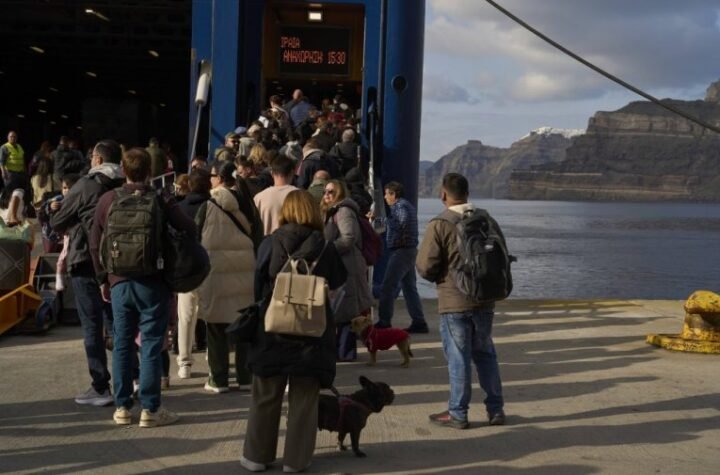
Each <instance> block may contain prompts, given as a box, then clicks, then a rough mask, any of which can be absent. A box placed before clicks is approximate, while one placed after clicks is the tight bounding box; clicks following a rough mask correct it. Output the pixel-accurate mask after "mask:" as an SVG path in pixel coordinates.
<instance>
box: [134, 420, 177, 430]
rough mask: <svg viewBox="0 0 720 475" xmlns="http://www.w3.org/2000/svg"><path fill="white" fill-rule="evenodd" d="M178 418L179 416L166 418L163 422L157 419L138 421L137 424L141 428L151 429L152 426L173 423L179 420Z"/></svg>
mask: <svg viewBox="0 0 720 475" xmlns="http://www.w3.org/2000/svg"><path fill="white" fill-rule="evenodd" d="M179 420H180V418H179V417H177V418H175V419H172V420H166V421H163V422H158V421H140V423H139V424H138V426H140V427H141V428H142V429H151V428H153V427H162V426H169V425H170V424H174V423H176V422H177V421H179Z"/></svg>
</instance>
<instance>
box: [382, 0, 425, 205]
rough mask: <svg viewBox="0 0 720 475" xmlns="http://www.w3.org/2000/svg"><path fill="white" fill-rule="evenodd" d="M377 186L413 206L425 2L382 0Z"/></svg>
mask: <svg viewBox="0 0 720 475" xmlns="http://www.w3.org/2000/svg"><path fill="white" fill-rule="evenodd" d="M384 14H385V17H384V18H385V28H384V30H385V38H384V43H385V44H384V50H385V61H384V67H385V71H384V74H383V87H382V94H383V104H382V114H383V116H382V127H383V129H382V140H383V153H382V181H383V183H387V182H389V181H393V180H395V181H398V182H400V183H402V184H403V185H404V187H405V197H406V198H407V199H408V200H410V201H411V202H413V203H414V204H415V206H417V197H418V171H419V165H420V116H421V114H422V78H423V46H424V38H425V0H414V1H412V2H407V1H404V0H385V12H384Z"/></svg>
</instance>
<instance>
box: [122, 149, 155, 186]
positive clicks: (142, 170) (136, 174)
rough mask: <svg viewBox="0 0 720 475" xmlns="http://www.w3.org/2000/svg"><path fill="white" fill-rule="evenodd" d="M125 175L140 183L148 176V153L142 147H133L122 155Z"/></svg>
mask: <svg viewBox="0 0 720 475" xmlns="http://www.w3.org/2000/svg"><path fill="white" fill-rule="evenodd" d="M122 167H123V171H124V172H125V176H126V177H128V178H129V179H130V181H131V182H133V183H142V182H144V181H145V180H147V179H148V177H149V176H150V154H149V153H147V151H146V150H145V149H144V148H140V147H133V148H131V149H130V150H128V151H127V152H125V155H123V158H122Z"/></svg>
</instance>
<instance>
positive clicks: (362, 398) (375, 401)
mask: <svg viewBox="0 0 720 475" xmlns="http://www.w3.org/2000/svg"><path fill="white" fill-rule="evenodd" d="M360 385H361V386H362V389H361V390H359V391H355V392H354V393H352V394H351V395H350V396H340V397H337V396H328V395H325V394H321V395H320V404H319V407H318V429H320V430H322V429H325V430H328V431H330V432H337V433H338V448H339V449H340V450H347V449H346V447H345V445H344V441H345V434H348V433H349V434H350V442H351V443H352V449H353V452H355V455H356V456H358V457H365V453H363V452H361V451H360V432H361V431H362V430H363V428H364V427H365V423H366V422H367V418H368V416H369V415H370V414H371V413H373V412H380V411H382V408H383V407H385V406H387V405H388V404H392V402H393V400H394V399H395V393H394V392H393V390H392V389H391V388H390V386H388V385H387V384H385V383H380V382H378V383H374V382H372V381H370V380H369V379H367V378H366V377H365V376H360Z"/></svg>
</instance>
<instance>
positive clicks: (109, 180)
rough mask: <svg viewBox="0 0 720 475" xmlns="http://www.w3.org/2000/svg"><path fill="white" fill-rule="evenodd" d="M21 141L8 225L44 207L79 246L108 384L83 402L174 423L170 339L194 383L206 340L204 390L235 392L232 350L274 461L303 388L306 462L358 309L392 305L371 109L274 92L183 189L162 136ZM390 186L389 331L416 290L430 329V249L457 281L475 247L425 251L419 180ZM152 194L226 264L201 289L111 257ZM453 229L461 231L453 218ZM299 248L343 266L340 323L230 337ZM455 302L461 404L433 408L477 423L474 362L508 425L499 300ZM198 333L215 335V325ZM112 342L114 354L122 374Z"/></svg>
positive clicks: (12, 173) (445, 418)
mask: <svg viewBox="0 0 720 475" xmlns="http://www.w3.org/2000/svg"><path fill="white" fill-rule="evenodd" d="M17 138H18V137H17V133H15V132H10V134H9V135H8V142H7V144H5V145H3V146H2V147H1V148H0V171H2V179H3V183H4V186H3V189H2V195H1V196H0V213H1V214H0V217H1V218H2V221H0V224H1V225H3V226H5V227H12V226H14V225H16V224H18V223H20V222H23V221H24V220H25V219H26V217H28V216H30V215H31V212H30V210H35V211H36V212H37V216H38V218H39V220H40V224H41V229H42V239H43V244H44V250H45V251H46V252H61V257H60V262H59V267H60V268H61V269H63V270H66V271H67V275H69V277H70V285H72V288H73V290H74V294H75V298H76V304H77V310H78V316H79V319H80V322H81V325H82V331H83V335H84V346H85V353H86V356H87V362H88V369H89V373H90V376H91V386H90V388H89V389H87V390H86V391H84V392H82V393H80V394H78V395H77V396H76V397H75V402H76V403H78V404H84V405H92V406H107V405H113V404H114V406H115V408H116V409H115V413H114V415H113V419H114V421H115V423H117V424H119V425H127V424H131V423H132V420H133V414H132V412H131V408H132V406H133V405H134V404H135V400H137V401H138V402H139V405H140V406H141V413H140V416H139V425H140V427H155V426H160V425H166V424H171V423H174V422H175V421H177V420H178V415H177V414H175V413H173V412H172V411H170V410H168V409H167V408H165V407H164V406H163V405H162V397H161V393H162V389H164V388H167V387H168V386H169V384H170V372H169V368H170V364H169V356H168V353H169V350H170V349H171V348H172V349H174V350H175V352H176V353H177V357H176V362H177V368H178V369H177V375H178V377H179V378H181V379H189V378H192V377H193V376H194V374H193V371H192V368H193V363H194V355H193V348H195V349H205V348H206V356H207V362H208V367H209V372H208V374H207V376H206V378H205V381H204V385H203V388H204V390H206V391H208V392H211V393H215V394H220V393H226V392H228V391H229V390H230V386H231V384H232V381H231V379H232V378H231V376H232V375H231V372H230V367H231V365H230V357H231V354H232V355H234V367H235V374H234V378H235V381H234V382H235V383H236V384H237V386H238V388H239V390H240V391H249V392H251V394H252V406H251V410H250V417H249V420H248V428H247V433H246V437H245V446H244V450H243V457H242V459H241V463H242V465H243V466H244V467H245V468H246V469H248V470H250V471H262V470H265V469H266V468H267V465H268V464H269V463H271V462H272V461H273V460H274V459H275V456H276V448H277V438H278V427H279V421H280V414H281V405H282V400H283V397H284V393H285V392H286V391H287V393H288V401H289V411H288V425H287V432H286V435H285V437H286V442H285V454H284V458H283V460H284V469H285V470H284V471H286V472H297V471H303V470H305V469H306V468H307V467H308V466H309V464H310V459H311V457H312V453H313V451H314V446H315V436H314V434H315V431H316V429H317V405H318V394H319V391H320V389H321V388H329V387H331V386H332V383H333V380H334V377H335V370H336V365H335V363H336V361H353V360H355V359H356V358H357V349H356V340H355V335H354V334H352V332H351V331H350V321H351V320H352V319H353V318H354V317H357V316H360V315H368V314H370V311H371V307H373V305H374V301H375V298H374V296H373V294H372V291H371V288H370V286H369V285H368V265H367V264H366V260H365V258H364V257H363V254H362V248H363V242H362V230H361V220H363V219H370V218H372V217H373V215H374V212H375V211H374V206H384V205H383V204H378V203H375V204H374V205H373V203H372V198H371V196H370V194H369V193H368V191H367V168H368V167H367V165H368V164H367V163H366V161H365V159H364V157H363V156H362V154H361V153H360V147H359V144H358V137H357V134H356V123H355V118H354V117H353V115H352V113H351V108H350V107H349V106H348V105H347V104H346V103H345V101H344V100H343V99H342V97H340V96H337V97H336V98H335V99H334V100H333V101H328V103H327V104H324V106H323V107H321V108H315V107H313V106H312V105H310V104H309V103H308V101H307V99H306V98H305V97H304V96H303V94H302V91H299V90H297V91H295V92H294V93H293V98H292V100H291V101H289V102H288V103H286V104H282V101H281V99H280V98H279V97H278V96H272V97H271V98H270V101H269V108H268V109H267V110H266V111H265V112H264V113H263V114H262V115H261V117H260V118H259V119H258V120H257V121H254V122H253V123H252V124H249V126H248V127H247V128H246V127H238V128H237V129H235V130H234V131H231V132H228V134H227V135H226V136H225V143H224V145H223V146H222V147H220V148H218V149H217V150H215V151H214V154H213V156H212V157H211V158H210V159H209V160H208V159H207V158H205V157H202V156H196V157H193V159H192V160H191V162H190V167H189V170H188V172H189V173H187V174H184V173H182V174H178V175H177V176H176V178H175V182H174V193H169V192H168V190H167V189H166V188H158V187H155V186H153V185H152V180H153V179H154V178H156V177H158V176H161V175H163V174H165V173H166V172H168V171H171V170H172V169H173V168H174V167H175V163H174V158H172V157H171V156H170V155H169V154H168V153H167V150H164V149H163V148H162V147H160V146H159V144H158V141H157V140H155V139H152V140H151V141H150V144H149V146H148V147H147V148H140V147H134V148H128V149H125V150H124V149H123V148H121V146H120V145H119V144H118V143H116V142H115V141H114V140H111V139H107V140H102V141H100V142H98V143H97V144H96V145H95V146H94V147H93V148H92V150H91V152H90V153H89V155H90V156H89V158H86V157H84V156H83V155H82V154H81V153H80V152H79V151H78V150H77V147H76V145H75V144H74V142H73V141H72V140H69V139H67V138H62V139H61V140H60V144H59V145H58V147H57V148H56V149H55V150H54V151H51V146H50V144H49V143H47V142H45V143H43V146H42V147H41V149H40V151H38V153H37V154H35V156H34V157H33V159H32V161H31V162H28V163H26V162H25V159H24V152H23V150H22V147H21V146H20V145H19V144H18V140H17ZM28 176H30V177H31V179H30V180H28ZM463 179H464V178H463ZM458 180H459V181H458ZM443 190H444V193H445V194H444V195H443V197H444V198H443V200H444V201H446V206H448V207H449V209H452V207H454V206H461V205H463V204H464V205H466V206H467V205H468V204H467V196H468V194H469V192H468V186H467V180H465V181H464V182H462V180H460V179H455V181H453V180H450V181H448V182H447V183H445V182H444V183H443ZM384 191H385V202H386V204H387V205H388V206H389V208H388V209H389V212H388V217H387V221H386V225H387V233H386V247H387V252H388V256H387V262H388V263H387V271H386V273H385V277H384V280H383V283H382V287H381V290H380V294H379V295H378V297H379V321H378V322H377V323H376V326H377V327H378V328H384V327H389V326H391V323H392V317H393V302H394V300H395V299H396V298H397V296H398V293H399V291H400V290H402V293H403V295H404V298H405V302H406V305H407V308H408V312H409V314H410V317H411V324H410V325H409V327H407V328H406V331H408V332H411V333H427V332H428V331H429V329H428V325H427V323H426V321H425V316H424V312H423V308H422V303H421V301H420V298H419V296H418V292H417V288H416V282H415V265H416V262H417V265H418V269H420V272H421V274H422V275H423V276H424V277H426V278H428V279H429V280H431V281H433V282H437V283H438V288H439V289H440V288H443V289H445V288H447V287H448V285H449V284H448V282H449V280H448V278H447V273H448V266H447V263H448V262H449V261H452V259H454V258H455V257H454V254H452V253H453V252H457V251H456V250H453V249H452V248H451V249H448V248H446V246H445V243H447V242H450V241H451V239H448V238H447V236H446V237H445V238H444V239H442V240H438V239H435V240H434V241H432V240H430V241H428V239H431V238H432V237H435V238H437V235H438V233H437V232H434V233H431V236H428V235H427V234H426V236H425V237H426V239H425V241H424V242H423V244H422V245H421V253H420V255H418V250H417V248H418V242H419V237H418V224H417V211H416V210H415V208H414V207H413V205H412V204H411V203H410V202H409V201H408V200H406V199H405V198H404V197H403V186H402V184H400V183H398V182H389V183H386V184H385V187H384ZM150 194H153V195H157V196H159V199H158V201H159V206H160V209H161V210H162V215H163V216H164V219H165V220H166V221H168V222H169V223H170V224H171V226H172V227H173V228H175V229H178V230H182V231H184V232H186V233H189V234H191V235H194V236H197V239H198V241H199V243H200V244H201V245H202V246H203V248H204V249H205V250H206V251H207V254H208V256H209V259H210V264H211V266H210V269H211V270H210V273H209V275H208V276H207V278H206V279H205V280H204V281H203V283H202V284H201V285H200V287H198V288H197V289H195V290H192V291H190V292H181V293H177V294H175V295H173V294H172V293H171V292H170V290H169V289H168V287H167V286H166V285H165V284H164V282H163V280H162V278H161V277H160V274H159V273H155V274H153V273H150V274H148V275H123V274H122V273H118V272H114V271H113V270H112V269H108V267H107V263H106V262H105V260H104V259H103V252H105V248H104V246H107V244H106V243H105V242H104V236H105V233H107V232H108V229H109V228H110V227H112V223H111V218H110V216H111V214H112V209H113V206H114V204H115V203H116V201H117V200H119V199H122V198H123V197H124V196H131V195H132V196H139V197H142V196H146V195H150ZM446 198H447V200H446ZM470 206H471V205H470ZM440 231H442V232H443V233H446V234H447V233H452V230H451V229H447V226H446V227H444V228H442V229H440V228H438V232H440ZM444 246H445V247H444ZM110 252H111V251H110ZM448 253H450V254H448ZM291 257H293V258H303V259H306V260H307V261H308V262H313V263H315V264H314V269H315V270H314V272H315V273H316V274H317V275H321V276H323V277H325V278H326V279H327V282H328V284H329V288H330V294H329V300H330V301H329V305H328V306H327V308H328V311H327V315H326V318H327V321H328V325H327V328H326V330H325V333H324V334H323V336H322V337H321V338H310V339H308V338H304V339H303V338H295V339H287V338H277V337H276V336H275V335H274V334H270V333H266V332H265V331H264V329H263V328H262V325H260V329H259V330H258V333H257V335H256V338H255V339H254V340H253V342H251V343H250V344H247V343H240V342H238V341H235V340H233V339H232V338H230V337H229V336H228V334H227V333H226V329H227V327H228V325H229V324H231V323H232V322H233V321H234V320H235V318H236V316H237V311H238V310H239V309H241V308H244V307H248V306H250V305H251V304H253V303H256V302H261V303H262V302H265V303H266V302H267V300H268V297H269V295H270V294H271V293H272V290H273V282H274V280H275V277H276V276H277V274H278V273H279V272H280V271H281V269H282V268H283V266H284V265H285V263H286V262H287V261H288V259H289V258H291ZM443 266H444V267H443ZM158 269H162V265H161V264H159V265H158ZM58 285H59V287H58V288H62V287H61V286H62V285H63V284H62V283H61V282H60V281H59V282H58ZM448 299H449V300H450V301H451V303H447V300H448ZM440 307H441V314H442V315H441V317H442V322H441V336H442V338H443V341H444V348H445V352H446V356H447V357H448V361H449V369H450V379H451V399H450V405H449V411H446V412H445V413H441V414H440V415H433V416H431V421H432V422H435V423H439V424H441V425H448V426H452V427H457V428H464V426H466V424H467V406H468V404H469V380H470V379H471V378H469V374H470V373H469V369H468V368H469V362H470V361H474V362H475V364H476V366H477V368H478V372H479V373H482V374H481V385H482V387H483V389H485V391H486V392H487V393H488V395H489V396H488V399H487V400H486V407H487V410H488V415H489V418H490V419H489V420H490V422H491V423H495V424H499V423H504V413H503V409H502V407H503V401H502V390H501V384H500V376H499V371H498V369H497V359H496V356H495V352H494V347H493V345H492V339H491V336H490V334H491V326H492V313H493V312H492V305H489V304H488V305H481V306H479V305H476V304H471V303H468V301H467V300H464V299H463V297H462V296H461V295H457V292H456V293H452V292H450V291H445V292H444V293H442V292H441V293H440ZM445 314H447V315H445ZM462 322H466V323H462ZM198 328H202V329H203V330H204V331H203V332H201V333H200V334H199V333H198V331H197V330H198ZM169 329H172V330H174V331H172V332H171V333H172V334H173V335H174V337H175V341H174V342H173V341H172V338H170V335H169ZM461 332H464V333H461ZM458 335H464V336H458ZM460 339H462V341H459V340H460ZM452 342H455V343H454V344H453V343H452ZM106 348H110V349H111V351H112V365H111V369H112V371H110V369H109V368H108V358H107V353H106ZM111 374H112V378H111ZM195 376H196V375H195ZM111 379H112V381H111ZM111 382H112V391H111Z"/></svg>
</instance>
